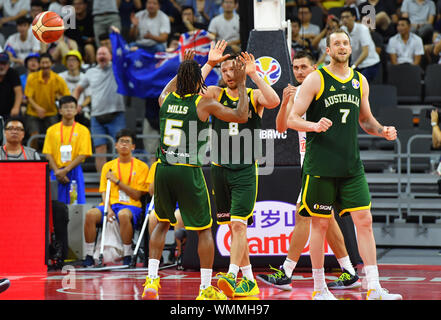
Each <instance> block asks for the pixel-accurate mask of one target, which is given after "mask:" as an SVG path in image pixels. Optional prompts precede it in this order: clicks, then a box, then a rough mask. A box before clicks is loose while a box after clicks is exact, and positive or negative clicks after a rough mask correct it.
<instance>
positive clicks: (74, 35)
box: [64, 0, 126, 64]
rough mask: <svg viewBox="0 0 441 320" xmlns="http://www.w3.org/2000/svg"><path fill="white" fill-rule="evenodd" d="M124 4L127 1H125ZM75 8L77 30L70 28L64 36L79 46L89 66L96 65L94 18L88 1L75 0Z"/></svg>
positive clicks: (73, 3)
mask: <svg viewBox="0 0 441 320" xmlns="http://www.w3.org/2000/svg"><path fill="white" fill-rule="evenodd" d="M123 2H124V3H125V2H126V1H123ZM72 5H73V7H74V8H75V29H73V28H69V29H67V30H65V31H64V34H65V35H66V36H67V37H68V38H70V39H72V40H75V42H76V43H77V45H78V51H80V53H81V55H82V56H83V57H84V62H85V63H87V64H92V63H95V46H94V44H95V35H94V33H93V17H92V13H91V12H90V10H88V7H87V1H86V0H73V2H72Z"/></svg>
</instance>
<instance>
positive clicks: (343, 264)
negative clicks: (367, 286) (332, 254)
mask: <svg viewBox="0 0 441 320" xmlns="http://www.w3.org/2000/svg"><path fill="white" fill-rule="evenodd" d="M337 261H338V264H339V265H340V268H342V269H346V271H348V272H349V273H350V274H352V275H353V276H354V275H355V269H354V267H353V266H352V263H351V260H350V259H349V256H346V257H343V258H340V259H337Z"/></svg>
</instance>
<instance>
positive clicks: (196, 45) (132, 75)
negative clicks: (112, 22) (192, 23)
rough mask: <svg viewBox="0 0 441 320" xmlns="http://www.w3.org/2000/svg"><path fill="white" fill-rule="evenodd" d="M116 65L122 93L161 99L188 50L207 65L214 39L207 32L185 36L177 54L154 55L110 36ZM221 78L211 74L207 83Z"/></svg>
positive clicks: (212, 72)
mask: <svg viewBox="0 0 441 320" xmlns="http://www.w3.org/2000/svg"><path fill="white" fill-rule="evenodd" d="M110 41H111V43H112V56H113V58H112V65H113V73H114V75H115V79H116V83H117V84H118V93H120V94H122V95H125V96H135V97H139V98H158V97H159V95H160V94H161V92H162V90H163V89H164V87H165V86H166V85H167V83H168V82H169V81H170V80H171V79H173V77H174V76H176V74H177V72H178V68H179V64H180V63H181V61H182V57H183V53H184V51H185V50H186V49H189V48H191V49H193V50H195V58H194V59H195V60H196V61H197V62H198V63H199V64H200V65H201V66H203V65H204V64H205V63H206V62H207V60H208V52H209V51H210V38H209V37H208V33H207V31H205V30H198V31H197V32H195V33H193V34H188V33H185V34H183V35H181V38H180V41H179V47H178V48H177V49H176V51H173V52H156V53H151V52H148V51H146V50H144V49H137V50H135V51H131V50H130V47H129V46H128V45H127V43H126V41H125V40H124V38H123V37H122V36H121V35H120V34H119V33H116V32H112V33H111V34H110ZM218 81H219V76H218V74H217V73H216V72H215V71H211V72H210V74H209V75H208V77H207V79H206V80H205V83H206V84H207V85H217V83H218Z"/></svg>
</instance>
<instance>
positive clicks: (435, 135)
mask: <svg viewBox="0 0 441 320" xmlns="http://www.w3.org/2000/svg"><path fill="white" fill-rule="evenodd" d="M438 116H439V113H438V110H432V111H431V113H430V119H431V124H432V146H433V148H434V149H441V130H440V128H439V118H438Z"/></svg>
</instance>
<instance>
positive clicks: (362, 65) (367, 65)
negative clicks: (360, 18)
mask: <svg viewBox="0 0 441 320" xmlns="http://www.w3.org/2000/svg"><path fill="white" fill-rule="evenodd" d="M340 19H341V22H342V25H343V26H342V27H341V28H342V29H343V30H344V31H346V32H347V33H348V34H349V37H350V38H351V45H352V68H353V69H357V70H358V71H359V72H360V73H361V74H362V75H364V76H365V77H366V79H367V80H368V82H371V81H373V80H374V79H375V76H376V75H377V73H378V70H379V68H380V56H379V55H378V53H377V51H376V50H375V43H374V41H373V40H372V36H371V33H370V31H369V28H368V27H366V26H365V25H364V24H361V23H358V22H355V19H356V13H355V10H354V9H353V8H349V7H348V8H344V9H343V10H342V12H341V15H340Z"/></svg>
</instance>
